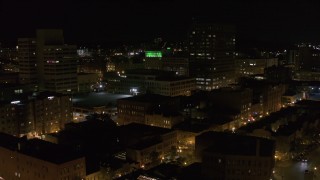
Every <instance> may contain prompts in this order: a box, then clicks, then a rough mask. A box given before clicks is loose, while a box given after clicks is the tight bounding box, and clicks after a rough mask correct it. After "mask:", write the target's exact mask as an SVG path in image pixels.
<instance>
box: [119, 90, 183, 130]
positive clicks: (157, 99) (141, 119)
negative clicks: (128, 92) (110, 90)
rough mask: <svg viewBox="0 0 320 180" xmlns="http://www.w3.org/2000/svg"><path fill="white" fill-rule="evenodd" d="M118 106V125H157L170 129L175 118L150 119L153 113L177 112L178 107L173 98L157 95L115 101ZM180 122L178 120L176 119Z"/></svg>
mask: <svg viewBox="0 0 320 180" xmlns="http://www.w3.org/2000/svg"><path fill="white" fill-rule="evenodd" d="M117 105H118V119H117V122H118V123H119V124H120V125H125V124H129V123H139V124H149V125H151V124H152V125H157V126H160V127H171V126H172V125H173V124H175V123H177V122H176V119H175V118H172V119H170V118H166V117H165V116H160V117H158V118H157V119H158V120H159V121H157V122H156V123H153V121H156V119H152V118H150V117H153V116H155V115H154V112H161V111H162V110H163V109H162V108H165V109H166V110H167V109H170V112H177V110H178V107H179V100H178V99H177V98H174V97H167V96H161V95H157V94H145V95H139V96H134V97H129V98H124V99H119V100H118V101H117ZM178 120H180V119H178Z"/></svg>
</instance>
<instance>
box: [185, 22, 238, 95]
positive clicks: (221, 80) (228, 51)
mask: <svg viewBox="0 0 320 180" xmlns="http://www.w3.org/2000/svg"><path fill="white" fill-rule="evenodd" d="M234 49H235V28H234V27H233V26H231V25H217V24H210V23H199V22H195V23H194V24H193V25H192V28H191V31H190V34H189V60H190V76H192V77H195V78H196V81H197V88H198V89H201V90H212V89H217V88H219V87H223V86H227V85H228V84H230V83H233V81H234V71H235V70H234V55H235V53H234Z"/></svg>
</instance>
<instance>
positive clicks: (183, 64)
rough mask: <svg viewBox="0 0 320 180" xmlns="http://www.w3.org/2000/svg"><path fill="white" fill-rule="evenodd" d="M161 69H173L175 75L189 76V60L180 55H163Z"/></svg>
mask: <svg viewBox="0 0 320 180" xmlns="http://www.w3.org/2000/svg"><path fill="white" fill-rule="evenodd" d="M161 61H162V70H165V71H173V72H175V74H176V75H177V76H185V77H188V76H189V60H188V58H180V57H163V58H162V60H161Z"/></svg>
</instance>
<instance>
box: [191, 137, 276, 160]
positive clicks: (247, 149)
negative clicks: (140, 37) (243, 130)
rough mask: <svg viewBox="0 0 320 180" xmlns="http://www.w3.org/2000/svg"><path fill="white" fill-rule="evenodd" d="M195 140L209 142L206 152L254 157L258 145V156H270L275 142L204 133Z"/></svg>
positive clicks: (258, 138)
mask: <svg viewBox="0 0 320 180" xmlns="http://www.w3.org/2000/svg"><path fill="white" fill-rule="evenodd" d="M197 140H200V141H201V140H205V141H210V142H209V144H210V145H209V147H208V148H206V149H205V151H206V152H214V153H219V154H225V155H242V156H256V155H257V145H258V143H259V145H260V148H259V152H258V153H259V156H272V155H273V154H274V150H275V142H274V141H273V140H270V139H265V138H260V137H254V136H244V135H239V134H235V133H225V132H214V131H210V132H205V133H202V134H201V135H199V136H197V137H196V141H197Z"/></svg>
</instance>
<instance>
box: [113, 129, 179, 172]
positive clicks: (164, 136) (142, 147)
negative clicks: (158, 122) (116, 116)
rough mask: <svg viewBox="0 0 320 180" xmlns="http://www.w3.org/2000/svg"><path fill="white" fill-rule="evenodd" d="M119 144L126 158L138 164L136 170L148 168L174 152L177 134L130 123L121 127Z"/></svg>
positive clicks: (167, 130) (172, 131)
mask: <svg viewBox="0 0 320 180" xmlns="http://www.w3.org/2000/svg"><path fill="white" fill-rule="evenodd" d="M119 131H120V138H119V139H120V142H121V144H124V145H125V146H126V147H127V148H126V158H127V159H128V160H131V161H134V162H136V163H138V168H147V169H148V168H150V167H153V166H155V165H158V164H159V162H160V160H161V159H162V158H163V157H164V156H166V155H168V154H170V152H171V151H172V150H175V146H176V145H177V133H176V131H174V130H169V129H166V128H160V127H154V126H147V125H143V124H137V123H131V124H129V125H125V126H121V127H120V129H119Z"/></svg>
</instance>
